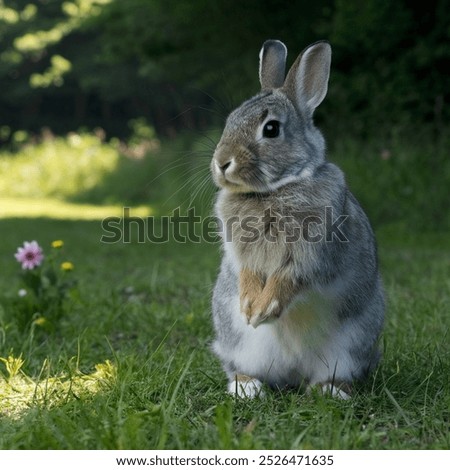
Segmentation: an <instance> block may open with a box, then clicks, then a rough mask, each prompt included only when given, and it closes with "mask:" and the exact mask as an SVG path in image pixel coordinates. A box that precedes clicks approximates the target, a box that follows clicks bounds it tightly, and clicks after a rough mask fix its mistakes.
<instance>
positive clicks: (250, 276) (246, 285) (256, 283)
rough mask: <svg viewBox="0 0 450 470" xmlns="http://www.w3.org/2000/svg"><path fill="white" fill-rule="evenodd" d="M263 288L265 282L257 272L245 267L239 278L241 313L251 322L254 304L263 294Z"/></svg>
mask: <svg viewBox="0 0 450 470" xmlns="http://www.w3.org/2000/svg"><path fill="white" fill-rule="evenodd" d="M263 288H264V282H263V280H262V279H261V278H260V277H259V276H258V275H257V274H255V273H254V272H252V271H250V270H249V269H243V270H242V271H241V275H240V279H239V296H240V306H241V313H242V314H243V315H244V316H245V317H246V318H247V321H249V322H250V317H251V315H252V311H253V310H252V306H253V304H254V303H255V302H256V301H257V299H258V298H259V297H260V296H261V293H262V291H263Z"/></svg>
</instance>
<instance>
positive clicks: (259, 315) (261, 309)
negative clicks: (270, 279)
mask: <svg viewBox="0 0 450 470" xmlns="http://www.w3.org/2000/svg"><path fill="white" fill-rule="evenodd" d="M250 310H251V311H250V315H249V316H248V320H249V323H250V324H251V325H252V326H253V327H254V328H256V327H257V326H258V325H260V324H261V323H263V322H265V321H266V320H268V319H269V318H278V317H279V316H280V315H281V314H282V312H283V310H284V306H283V305H282V304H281V302H280V300H279V299H276V298H273V297H267V296H265V295H264V292H263V293H262V295H261V296H260V297H259V298H258V299H257V300H256V301H255V302H254V303H253V304H252V305H251V309H250Z"/></svg>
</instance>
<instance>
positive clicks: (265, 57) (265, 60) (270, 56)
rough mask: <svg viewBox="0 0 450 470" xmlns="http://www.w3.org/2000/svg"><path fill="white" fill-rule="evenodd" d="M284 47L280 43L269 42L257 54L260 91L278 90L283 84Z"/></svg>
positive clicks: (285, 52) (285, 50) (284, 66)
mask: <svg viewBox="0 0 450 470" xmlns="http://www.w3.org/2000/svg"><path fill="white" fill-rule="evenodd" d="M286 56H287V49H286V46H285V45H284V44H283V43H282V42H281V41H276V40H269V41H266V42H265V43H264V44H263V47H262V49H261V52H260V53H259V81H260V83H261V89H262V90H271V89H272V88H280V87H281V86H283V83H284V76H285V68H286Z"/></svg>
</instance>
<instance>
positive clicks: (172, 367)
mask: <svg viewBox="0 0 450 470" xmlns="http://www.w3.org/2000/svg"><path fill="white" fill-rule="evenodd" d="M0 229H1V233H2V242H3V243H2V245H1V248H0V259H1V264H2V268H3V269H2V277H1V278H0V288H1V292H2V295H1V296H0V298H3V299H5V297H7V296H8V295H14V294H15V292H17V289H18V288H19V285H18V282H16V277H15V274H16V273H17V272H18V270H19V268H20V267H19V265H18V264H16V262H15V260H14V259H13V258H12V253H14V251H15V248H16V246H17V245H18V244H19V242H21V241H22V240H23V239H29V238H30V237H33V238H36V239H37V240H39V241H40V242H41V243H42V244H43V245H44V246H48V245H49V243H50V241H51V240H53V239H57V238H60V239H63V240H64V241H65V249H66V252H67V253H68V254H69V253H70V257H71V259H72V261H73V263H74V264H75V271H74V275H76V276H77V277H78V279H79V280H80V286H79V290H80V296H79V298H78V299H76V300H72V301H70V302H69V304H68V305H66V306H65V313H64V317H63V318H62V319H61V321H60V325H59V327H58V328H57V330H56V331H55V332H54V333H52V334H50V335H49V334H47V333H45V332H44V331H40V330H39V329H37V328H36V329H34V331H33V335H31V334H30V332H28V333H23V332H21V331H19V330H18V329H17V326H16V325H15V322H14V318H11V316H10V315H8V311H5V309H3V311H2V313H1V325H2V328H1V330H0V351H1V354H0V356H2V357H6V356H8V355H12V356H15V357H18V356H19V355H20V354H22V358H23V360H24V361H25V362H24V364H23V366H22V369H21V371H23V374H22V373H19V375H20V376H21V378H22V380H25V378H26V377H31V378H33V380H34V384H35V385H34V387H35V388H36V384H37V383H39V384H40V389H42V388H44V385H45V384H46V382H47V383H49V381H50V382H51V383H50V385H48V386H47V395H46V396H45V397H42V396H39V394H38V395H36V393H31V391H30V390H28V392H27V391H26V390H24V391H23V392H21V391H20V387H19V391H18V392H16V395H14V396H12V393H11V392H10V394H9V396H10V402H9V404H10V405H11V400H14V399H16V400H17V403H18V405H17V410H16V411H11V409H9V411H8V412H7V413H6V412H3V413H1V411H0V413H1V414H2V416H1V418H0V430H1V433H0V447H1V448H3V449H13V448H19V449H27V448H33V449H36V448H39V449H41V448H52V449H53V448H55V449H60V448H63V449H65V448H89V449H114V448H179V449H191V448H223V449H225V448H277V449H283V448H286V449H288V448H319V449H324V448H336V449H361V448H362V449H365V448H371V449H405V448H406V449H418V448H421V449H424V448H426V449H429V448H448V447H449V445H450V440H449V434H448V422H449V418H450V416H449V409H450V391H449V385H450V384H449V377H450V365H449V362H450V351H449V347H448V343H449V341H448V328H449V320H448V311H449V307H450V295H449V292H450V289H449V287H450V286H449V279H450V276H449V274H450V273H449V266H450V263H449V261H450V257H449V248H450V246H449V242H448V240H447V239H446V238H445V237H442V236H436V235H435V236H433V235H432V236H421V237H420V238H418V239H414V238H413V237H411V239H409V240H406V241H404V240H402V238H401V237H397V238H395V239H393V236H392V233H390V231H389V230H386V231H385V233H383V231H381V232H380V234H379V238H380V255H381V262H382V268H383V275H384V279H385V283H386V288H387V293H388V299H389V308H388V317H387V324H386V329H385V333H384V337H383V348H384V360H383V362H382V365H381V367H380V368H379V369H378V370H377V371H376V373H375V374H374V375H373V376H372V377H371V378H370V380H369V381H368V382H367V383H366V384H364V385H362V386H361V387H360V388H359V389H358V391H357V393H356V395H355V396H354V397H353V398H352V399H351V400H350V401H337V400H334V399H331V398H327V397H321V396H305V395H304V394H302V393H301V392H295V391H294V392H285V393H278V392H270V393H269V394H268V395H267V397H265V398H263V399H261V400H254V401H245V400H241V399H233V398H231V397H229V396H227V394H226V393H225V388H226V380H225V377H224V374H223V373H222V372H221V369H220V365H219V363H218V362H217V360H216V359H215V358H214V357H213V356H212V354H211V353H210V351H209V346H208V345H209V342H210V341H211V338H212V328H211V318H210V313H209V310H210V308H209V304H210V294H211V289H212V285H213V282H214V278H215V275H216V272H217V266H218V262H219V252H218V247H217V246H215V245H204V244H186V245H177V244H174V243H168V244H164V245H152V244H150V243H147V244H137V243H132V244H129V245H124V244H120V243H119V244H114V245H102V244H100V243H99V238H100V236H101V227H100V224H99V222H86V221H76V222H74V221H55V220H45V219H35V220H33V219H31V220H12V219H8V220H2V221H0ZM131 288H132V289H131ZM0 303H1V301H0ZM107 361H110V362H111V364H113V365H114V373H113V374H112V375H111V377H109V379H108V380H106V381H102V384H101V386H98V387H94V390H91V389H89V388H88V387H87V388H86V390H85V391H84V393H83V384H82V379H81V378H80V377H83V376H84V377H85V378H86V377H91V379H92V375H93V374H94V376H95V366H96V365H98V364H100V365H101V364H105V363H107ZM0 370H1V371H2V373H3V375H4V377H5V378H4V379H3V388H0V390H1V391H2V393H3V394H4V396H3V397H2V398H3V400H5V399H6V398H7V396H6V388H5V382H6V377H7V376H8V374H7V373H6V368H5V367H4V366H1V365H0ZM55 380H56V381H57V382H58V384H59V385H58V384H57V385H54V383H53V382H52V381H55ZM71 382H72V384H73V385H72V387H69V386H68V385H67V384H68V383H71ZM91 382H92V380H91ZM28 388H29V389H30V387H28ZM31 389H33V387H31ZM19 402H20V406H19ZM2 403H5V401H3V402H2ZM3 406H4V405H3Z"/></svg>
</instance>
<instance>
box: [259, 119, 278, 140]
mask: <svg viewBox="0 0 450 470" xmlns="http://www.w3.org/2000/svg"><path fill="white" fill-rule="evenodd" d="M279 135H280V122H279V121H269V122H266V124H265V125H264V128H263V137H268V138H269V139H273V138H275V137H278V136H279Z"/></svg>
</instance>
